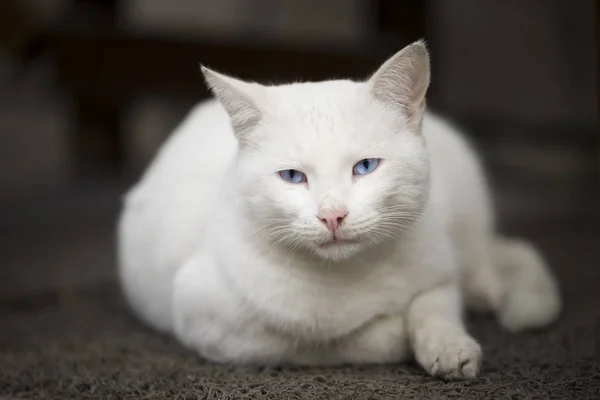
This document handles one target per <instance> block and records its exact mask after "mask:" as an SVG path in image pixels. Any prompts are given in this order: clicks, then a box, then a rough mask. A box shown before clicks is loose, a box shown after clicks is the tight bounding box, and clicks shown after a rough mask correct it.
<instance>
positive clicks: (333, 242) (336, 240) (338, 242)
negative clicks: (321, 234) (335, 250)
mask: <svg viewBox="0 0 600 400" xmlns="http://www.w3.org/2000/svg"><path fill="white" fill-rule="evenodd" d="M358 243H359V241H358V240H356V239H345V238H341V237H339V236H333V237H331V238H330V239H329V240H328V241H326V242H324V243H321V245H320V246H321V247H334V246H343V245H351V244H358Z"/></svg>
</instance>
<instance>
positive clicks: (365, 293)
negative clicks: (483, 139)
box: [119, 42, 560, 378]
mask: <svg viewBox="0 0 600 400" xmlns="http://www.w3.org/2000/svg"><path fill="white" fill-rule="evenodd" d="M203 72H204V74H205V76H206V78H207V82H208V84H209V85H210V87H211V88H212V90H213V91H214V92H215V94H216V95H217V97H218V98H219V100H220V102H218V101H216V100H212V101H208V102H205V103H203V104H201V105H199V106H198V107H197V108H196V109H194V110H193V111H192V113H191V114H190V115H189V117H188V118H187V119H186V120H185V121H184V122H183V124H182V125H181V126H180V127H179V128H178V129H177V130H176V131H175V132H174V133H173V135H172V136H171V137H170V138H169V140H168V141H167V142H166V143H165V144H164V146H163V147H162V149H161V150H160V152H159V154H158V155H157V157H156V159H155V160H154V162H153V163H152V165H151V166H150V168H149V169H148V171H147V172H146V173H145V175H144V176H143V178H142V179H141V180H140V182H139V183H138V184H137V185H136V186H135V187H134V188H132V189H131V191H130V192H129V193H128V194H127V196H126V199H125V205H124V210H123V213H122V216H121V219H120V223H119V266H120V276H121V280H122V285H123V289H124V292H125V294H126V295H127V298H128V299H129V301H130V303H131V306H132V308H133V309H134V310H135V311H136V313H137V314H138V315H139V316H140V317H141V318H143V319H144V320H145V321H146V322H147V323H149V324H150V325H152V326H154V327H155V328H157V329H159V330H162V331H166V332H170V333H172V334H173V335H175V336H176V337H177V338H178V339H179V340H180V341H181V342H182V343H184V344H186V345H187V346H189V347H190V348H192V349H194V350H196V351H197V352H198V353H200V354H201V355H203V356H204V357H206V358H208V359H211V360H214V361H218V362H234V363H260V364H281V363H292V364H301V365H338V364H344V363H382V362H396V361H400V360H403V359H405V358H406V357H407V356H409V355H410V354H411V353H414V356H415V358H416V359H417V361H418V362H419V363H420V364H421V365H422V366H423V367H424V368H425V369H426V370H427V371H428V372H429V373H431V374H432V375H435V376H440V377H444V378H472V377H474V376H476V375H477V373H478V370H479V365H480V361H481V349H480V347H479V345H478V344H477V342H476V341H475V340H474V339H473V338H471V337H470V336H469V334H468V333H467V332H466V330H465V328H464V326H463V323H462V309H463V306H462V298H463V297H464V298H465V301H466V303H467V304H468V305H469V306H472V308H473V309H484V310H486V309H491V310H494V311H495V312H497V313H498V315H499V319H500V321H501V323H502V324H503V325H504V326H506V327H507V328H509V329H511V330H519V329H523V328H533V327H539V326H544V325H546V324H548V323H550V322H552V321H553V320H554V319H555V318H556V316H557V314H558V312H559V309H560V301H559V295H558V290H557V287H556V284H555V282H554V279H553V278H552V276H551V275H550V273H549V271H548V269H547V268H546V267H545V265H544V263H543V262H542V260H541V258H540V257H539V256H538V255H537V253H536V252H535V250H533V248H532V247H529V246H526V245H524V244H522V243H521V242H512V241H508V240H504V239H498V238H497V237H496V234H495V233H494V226H493V220H492V212H491V209H490V208H491V207H490V202H489V199H488V192H487V189H486V186H485V181H484V178H483V176H482V173H481V170H480V167H479V163H478V160H477V158H476V156H475V154H474V153H473V151H471V149H470V148H469V146H468V145H467V144H466V143H465V142H464V141H463V139H461V137H460V135H459V134H458V133H457V132H456V131H455V130H454V129H453V128H452V127H451V126H449V125H448V124H446V123H445V122H444V121H442V120H441V119H439V118H438V117H436V116H434V115H431V114H428V113H424V107H425V100H424V99H425V92H426V90H427V86H428V83H429V58H428V55H427V51H426V49H425V46H424V45H423V44H422V43H420V42H417V43H415V44H413V45H411V46H409V47H407V48H405V49H404V50H402V51H401V52H399V53H398V54H396V55H395V56H394V57H392V58H391V59H390V60H388V61H387V62H386V63H385V64H384V65H383V66H382V67H381V68H380V70H379V71H377V72H376V73H375V74H374V75H373V76H372V77H371V79H369V80H367V81H365V82H352V81H344V80H340V81H327V82H319V83H298V84H290V85H282V86H262V85H258V84H255V83H245V82H241V81H238V80H236V79H234V78H231V77H226V76H224V75H221V74H218V73H216V72H214V71H211V70H208V69H206V68H204V69H203ZM421 131H422V132H421ZM370 157H377V158H381V159H382V162H381V164H380V165H379V167H378V168H377V169H376V170H375V171H373V172H372V173H370V174H368V175H365V176H360V177H357V176H353V175H352V166H353V165H354V164H355V163H356V162H358V161H360V160H361V159H364V158H370ZM282 169H297V170H300V171H303V172H304V173H306V175H307V177H308V183H307V184H299V185H294V184H291V183H288V182H285V181H283V180H282V179H281V178H280V177H279V176H278V174H277V171H279V170H282ZM336 207H345V208H346V209H347V210H348V211H349V214H348V216H347V217H346V219H345V220H344V222H343V223H342V225H341V228H340V229H339V231H338V235H340V236H341V237H342V238H344V239H352V240H354V242H351V243H346V244H344V243H342V244H333V245H328V246H324V245H323V243H325V242H326V241H327V240H329V239H330V235H331V233H330V232H329V231H328V230H327V229H326V227H325V226H324V225H323V224H322V223H321V221H319V219H318V218H316V215H317V214H318V213H319V212H320V211H322V210H327V209H335V208H336Z"/></svg>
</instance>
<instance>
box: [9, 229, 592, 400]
mask: <svg viewBox="0 0 600 400" xmlns="http://www.w3.org/2000/svg"><path fill="white" fill-rule="evenodd" d="M553 231H554V232H557V233H554V234H553V233H548V231H546V232H541V233H540V232H538V234H537V235H535V234H532V235H529V236H530V237H531V236H533V237H534V239H536V241H537V243H539V244H541V245H542V247H543V248H544V250H545V251H546V254H547V255H548V258H549V259H550V260H551V262H552V265H553V267H554V269H555V271H557V274H558V276H559V278H560V279H561V282H562V290H563V293H564V296H565V310H564V313H563V315H562V317H561V319H560V321H559V322H558V323H557V324H556V325H555V326H553V327H552V328H551V329H549V330H547V331H543V332H536V333H528V334H516V335H515V334H509V333H506V332H503V331H502V330H501V329H500V328H499V327H498V325H497V324H496V323H495V322H494V321H493V320H492V319H490V318H476V319H473V318H471V319H470V320H469V329H470V330H471V332H472V333H473V334H474V335H475V337H476V338H477V339H479V340H480V341H481V343H482V345H483V348H484V351H485V362H484V370H483V373H482V375H481V377H480V378H478V379H477V380H474V381H471V382H450V383H447V382H443V381H440V380H437V379H434V378H430V377H428V376H426V375H425V373H424V372H423V371H422V370H421V369H420V368H419V367H417V366H416V365H414V364H405V365H388V366H369V367H346V368H332V369H321V368H310V369H301V368H275V369H273V368H240V367H234V366H223V365H214V364H211V363H208V362H205V361H203V360H201V359H199V358H198V357H196V356H194V355H193V354H191V353H189V352H188V351H186V350H184V349H183V348H181V347H180V346H179V345H178V344H177V343H175V342H174V341H173V340H171V339H170V338H168V337H162V336H160V335H157V334H155V333H153V332H152V331H151V330H149V329H147V328H145V327H144V326H142V325H141V324H139V323H138V322H137V321H136V319H135V318H133V317H132V316H130V314H129V312H128V310H127V309H126V307H125V306H124V303H123V301H122V298H121V296H120V294H119V291H118V288H117V286H116V285H115V283H114V282H112V283H106V284H102V285H97V286H94V287H91V288H78V289H75V290H72V291H63V292H60V293H58V294H54V295H51V296H47V297H37V298H33V297H32V298H27V299H22V300H19V301H11V302H6V303H4V304H2V305H0V398H2V399H5V398H6V399H9V398H11V399H12V398H14V399H92V398H94V399H96V398H97V399H170V398H175V399H251V398H265V399H392V398H401V399H534V398H536V399H537V398H539V399H600V354H599V353H600V349H599V348H598V341H600V265H599V263H598V250H597V248H598V247H599V246H600V240H599V239H600V236H599V235H598V234H597V232H596V231H595V230H594V232H591V233H590V232H587V233H585V232H584V233H582V232H577V233H575V232H570V233H565V231H564V230H563V231H562V232H560V231H559V230H557V229H555V230H553ZM536 236H537V237H536Z"/></svg>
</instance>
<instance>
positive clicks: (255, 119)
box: [201, 66, 265, 146]
mask: <svg viewBox="0 0 600 400" xmlns="http://www.w3.org/2000/svg"><path fill="white" fill-rule="evenodd" d="M201 69H202V73H203V74H204V78H205V79H206V83H207V85H208V86H209V88H210V89H211V91H212V92H213V94H214V95H215V97H217V99H219V101H220V102H221V104H222V105H223V107H224V108H225V110H226V111H227V113H228V114H229V117H230V118H231V124H232V127H233V130H234V133H235V135H236V137H237V139H238V141H239V143H240V144H241V145H242V146H243V145H245V144H247V143H248V141H249V134H250V132H251V131H252V130H253V129H254V128H255V127H256V125H258V123H259V122H260V120H261V118H262V112H261V109H260V106H259V104H261V103H262V101H263V99H264V96H265V93H264V92H265V87H264V86H262V85H260V84H258V83H254V82H244V81H242V80H239V79H235V78H232V77H230V76H227V75H223V74H220V73H218V72H215V71H213V70H211V69H209V68H207V67H205V66H201Z"/></svg>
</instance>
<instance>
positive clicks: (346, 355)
mask: <svg viewBox="0 0 600 400" xmlns="http://www.w3.org/2000/svg"><path fill="white" fill-rule="evenodd" d="M409 356H410V347H409V344H408V338H407V334H406V324H405V322H404V315H385V316H381V317H378V318H376V319H375V320H373V321H371V322H369V323H368V324H366V325H365V326H363V327H362V328H360V329H358V330H357V331H355V332H353V333H351V334H350V335H348V336H346V337H344V338H342V339H337V340H334V341H332V342H330V343H326V344H325V343H323V344H320V345H315V346H301V347H300V348H298V349H297V350H296V352H295V354H294V355H293V356H292V357H291V359H290V362H291V363H292V364H296V365H306V366H337V365H348V364H385V363H395V362H400V361H404V360H406V359H407V358H408V357H409Z"/></svg>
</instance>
